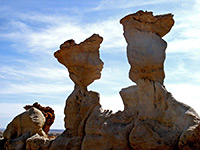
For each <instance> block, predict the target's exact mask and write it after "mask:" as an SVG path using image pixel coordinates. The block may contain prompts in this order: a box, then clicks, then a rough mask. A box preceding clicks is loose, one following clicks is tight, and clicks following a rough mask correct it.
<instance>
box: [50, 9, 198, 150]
mask: <svg viewBox="0 0 200 150" xmlns="http://www.w3.org/2000/svg"><path fill="white" fill-rule="evenodd" d="M121 23H122V24H123V27H124V36H125V39H126V41H127V43H128V47H127V56H128V61H129V63H130V65H131V69H130V73H129V77H130V79H131V80H133V81H134V82H136V84H137V85H135V86H130V87H128V88H124V89H122V90H121V91H120V95H121V97H122V100H123V103H124V108H125V109H124V111H122V112H121V111H119V112H117V113H115V114H113V113H112V111H109V110H104V111H103V110H102V108H101V105H100V104H99V94H98V93H96V92H92V91H88V90H87V86H88V85H89V84H90V83H92V82H93V81H94V80H95V79H98V78H100V71H101V69H102V67H103V63H102V61H101V60H100V58H99V51H98V49H99V47H100V43H101V42H102V38H101V37H100V36H98V35H93V36H92V37H90V38H88V39H86V40H85V41H84V42H82V43H80V44H76V43H75V42H74V41H73V40H69V41H67V42H65V43H64V44H62V45H61V46H60V50H59V51H57V52H56V53H55V57H56V58H58V61H59V62H60V63H62V64H63V65H65V66H66V67H67V68H68V70H69V73H70V78H71V79H72V80H73V81H74V83H75V89H74V91H73V92H72V94H71V95H70V96H69V97H68V99H67V101H66V106H65V128H66V130H65V131H64V132H63V133H62V134H61V135H60V136H58V137H57V138H56V139H55V140H54V141H53V143H52V144H51V146H50V150H57V149H65V150H80V149H81V150H91V149H95V150H110V149H114V150H130V149H134V150H178V149H180V150H198V149H200V125H199V124H200V117H199V116H198V115H197V114H196V112H195V111H194V110H193V109H192V108H191V107H189V106H187V105H185V104H183V103H181V102H178V101H176V100H175V99H174V98H173V96H172V94H170V93H169V92H168V91H167V90H166V89H165V87H164V85H163V81H164V71H163V68H164V67H163V64H164V60H165V49H166V47H167V44H166V42H165V41H164V40H163V39H162V38H161V37H162V36H164V35H165V34H167V33H168V32H169V31H170V29H171V27H172V26H173V24H174V21H173V19H172V15H171V14H167V15H160V16H153V14H152V12H143V11H139V12H137V13H135V14H131V15H128V16H126V17H125V18H123V19H122V20H121ZM95 60H96V61H97V62H98V63H94V62H95ZM96 71H97V72H96Z"/></svg>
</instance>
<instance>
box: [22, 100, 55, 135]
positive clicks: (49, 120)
mask: <svg viewBox="0 0 200 150" xmlns="http://www.w3.org/2000/svg"><path fill="white" fill-rule="evenodd" d="M32 107H35V108H37V109H39V110H40V111H41V112H42V113H43V115H44V117H45V119H46V121H45V124H44V126H43V128H42V129H43V130H44V132H45V133H46V134H47V135H48V132H49V129H50V127H51V125H52V124H53V122H54V120H55V114H54V110H53V109H52V108H51V107H49V106H47V107H43V106H41V105H40V104H38V103H37V102H36V103H34V104H33V105H26V106H25V107H24V109H26V110H28V109H30V108H32Z"/></svg>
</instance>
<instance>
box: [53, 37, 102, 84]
mask: <svg viewBox="0 0 200 150" xmlns="http://www.w3.org/2000/svg"><path fill="white" fill-rule="evenodd" d="M102 41H103V38H102V37H100V36H99V35H98V34H93V35H92V36H91V37H89V38H88V39H86V40H85V41H83V42H81V43H80V44H76V43H75V42H74V40H68V41H66V42H64V43H63V44H62V45H60V50H58V51H57V52H55V54H54V56H55V57H56V58H57V59H58V61H59V62H60V63H61V64H63V65H64V66H65V67H67V68H68V71H69V76H70V78H71V79H72V80H73V81H74V83H75V84H77V85H79V86H82V87H86V86H88V85H89V84H91V83H92V82H93V81H94V80H95V79H99V78H100V76H101V74H100V72H101V70H102V68H103V62H102V61H101V59H100V58H99V48H100V44H101V43H102Z"/></svg>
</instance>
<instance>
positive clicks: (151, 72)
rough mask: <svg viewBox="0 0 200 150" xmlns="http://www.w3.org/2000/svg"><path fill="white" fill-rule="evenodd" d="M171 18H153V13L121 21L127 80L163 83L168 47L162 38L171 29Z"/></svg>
mask: <svg viewBox="0 0 200 150" xmlns="http://www.w3.org/2000/svg"><path fill="white" fill-rule="evenodd" d="M172 17H173V15H171V14H167V15H159V16H153V13H152V12H143V11H138V12H137V13H135V14H131V15H128V16H126V17H124V18H123V19H121V20H120V23H121V24H122V25H123V28H124V37H125V39H126V42H127V43H128V46H127V56H128V61H129V63H130V65H131V69H130V72H129V78H130V79H131V80H132V81H134V82H136V83H137V81H138V79H149V80H152V81H158V82H160V83H163V81H164V77H165V74H164V66H163V64H164V60H165V49H166V47H167V43H166V42H165V41H164V40H163V39H161V37H162V36H164V35H165V34H167V33H168V32H169V31H170V29H171V27H172V26H173V24H174V20H173V18H172Z"/></svg>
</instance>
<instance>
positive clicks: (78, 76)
mask: <svg viewBox="0 0 200 150" xmlns="http://www.w3.org/2000/svg"><path fill="white" fill-rule="evenodd" d="M102 40H103V38H102V37H100V36H99V35H97V34H93V35H92V36H91V37H89V38H88V39H86V40H85V41H84V42H82V43H80V44H76V43H75V42H74V40H68V41H66V42H65V43H63V44H62V45H61V46H60V50H58V51H57V52H55V54H54V55H55V57H56V58H57V59H58V61H59V62H60V63H62V64H63V65H65V66H66V67H67V68H68V71H69V76H70V78H71V79H72V80H73V81H74V83H75V87H74V91H73V92H72V94H71V95H70V96H69V97H68V99H67V100H66V106H65V110H64V113H65V119H64V121H65V128H66V130H65V132H64V133H63V134H61V135H60V136H59V137H57V138H56V139H55V141H54V142H53V143H52V145H51V147H50V149H51V150H53V149H54V150H56V149H69V150H70V149H74V150H75V149H77V150H78V149H80V147H81V143H82V141H83V138H84V136H85V125H86V121H87V119H88V117H89V115H90V114H91V112H92V111H93V109H94V108H95V107H96V106H98V107H100V104H99V94H98V93H96V92H92V91H88V90H87V86H88V85H89V84H91V83H92V82H93V81H94V80H96V79H99V78H100V76H101V70H102V68H103V62H102V61H101V59H100V58H99V48H100V44H101V42H102ZM63 141H65V142H63Z"/></svg>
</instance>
